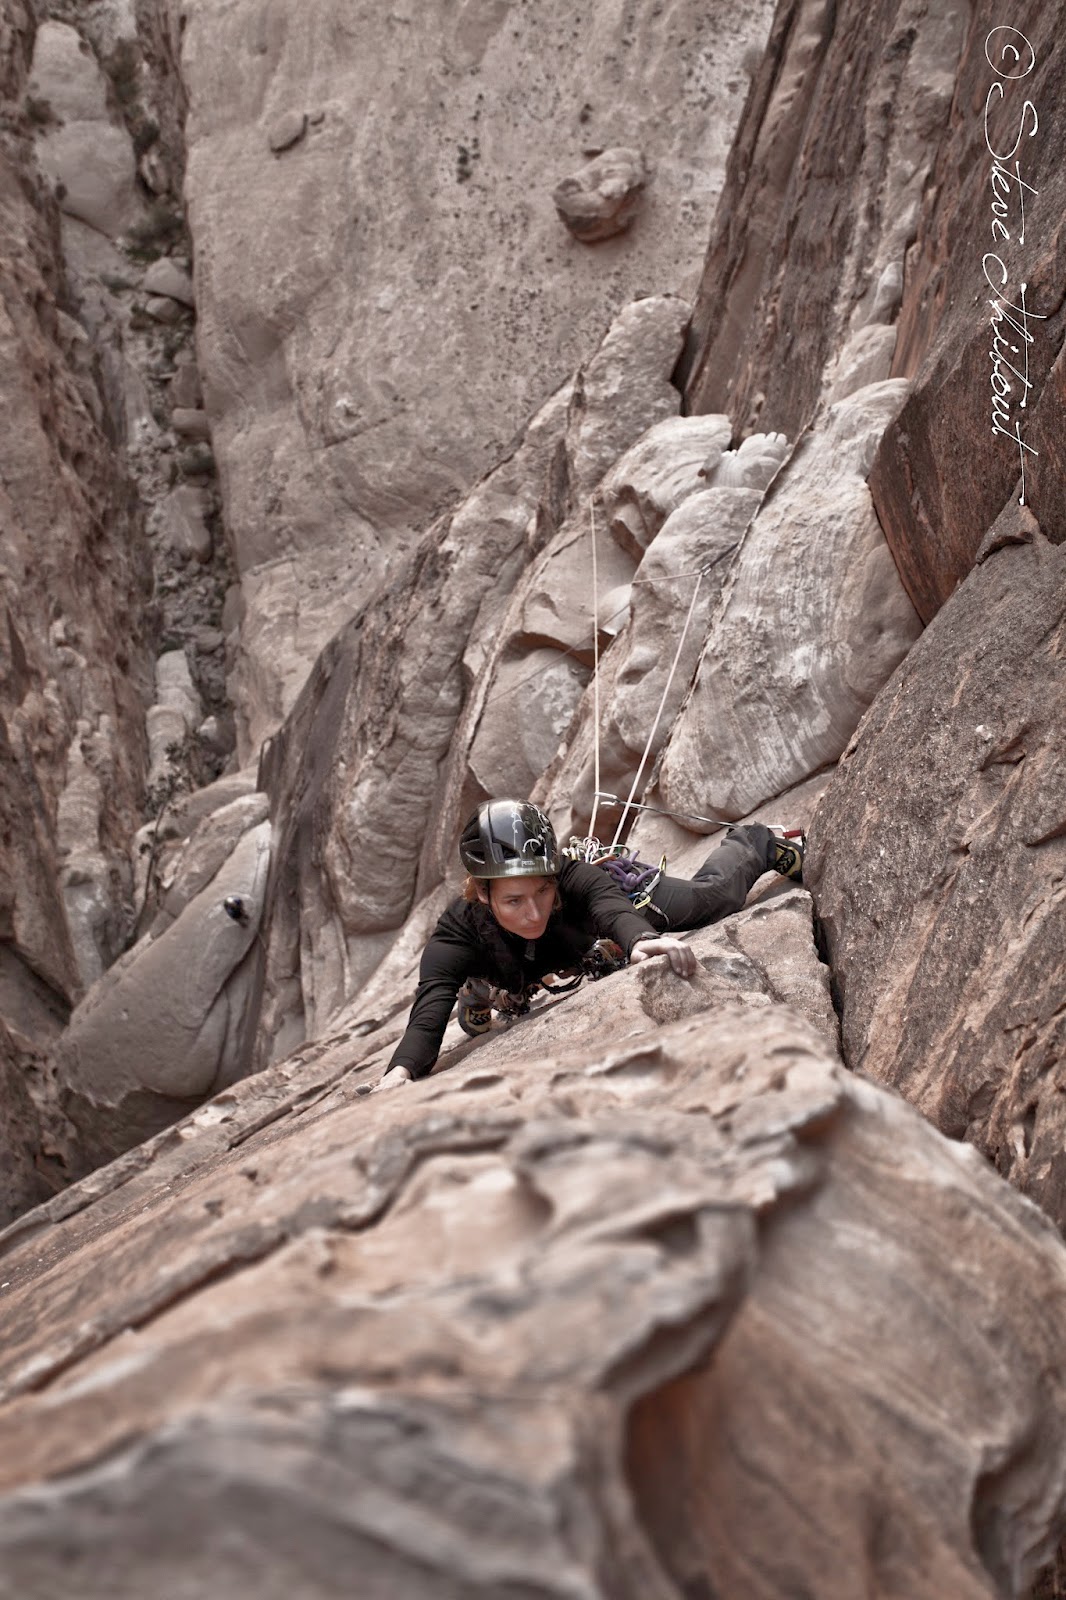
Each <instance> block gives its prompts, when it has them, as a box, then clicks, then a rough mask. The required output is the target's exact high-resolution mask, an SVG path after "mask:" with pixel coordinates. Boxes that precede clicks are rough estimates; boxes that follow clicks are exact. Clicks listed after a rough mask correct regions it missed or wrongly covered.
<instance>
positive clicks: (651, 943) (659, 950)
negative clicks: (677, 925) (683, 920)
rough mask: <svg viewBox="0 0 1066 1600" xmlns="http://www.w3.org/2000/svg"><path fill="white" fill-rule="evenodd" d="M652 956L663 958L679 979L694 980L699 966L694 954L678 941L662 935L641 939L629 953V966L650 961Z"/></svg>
mask: <svg viewBox="0 0 1066 1600" xmlns="http://www.w3.org/2000/svg"><path fill="white" fill-rule="evenodd" d="M652 956H665V957H666V958H667V960H668V961H669V963H670V965H671V967H672V968H673V970H674V971H675V972H676V973H677V975H678V977H680V978H694V977H695V976H696V969H697V967H698V966H699V963H698V961H697V960H696V956H695V952H694V951H692V950H691V949H690V948H689V946H688V945H687V944H682V943H681V940H680V939H671V938H670V936H669V934H663V935H661V936H660V937H658V938H655V939H641V941H640V943H639V944H635V945H634V946H633V948H632V950H631V951H630V952H629V961H630V965H632V964H633V963H634V962H637V961H650V960H651V958H652Z"/></svg>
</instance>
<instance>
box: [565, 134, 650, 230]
mask: <svg viewBox="0 0 1066 1600" xmlns="http://www.w3.org/2000/svg"><path fill="white" fill-rule="evenodd" d="M649 177H650V173H649V172H648V168H647V165H646V163H645V160H644V157H643V155H642V154H641V153H640V151H639V150H630V149H628V148H627V147H626V146H625V145H618V146H615V147H614V148H612V149H610V150H602V151H601V152H600V154H599V155H598V156H595V157H594V158H593V159H592V160H591V161H586V162H585V164H584V166H582V167H579V168H578V170H577V171H576V172H575V173H573V174H572V176H570V177H568V178H563V180H562V181H561V182H560V183H557V184H556V186H555V188H554V189H553V190H552V200H553V201H554V202H555V209H556V211H557V212H558V213H559V216H560V217H561V218H562V220H563V222H564V223H565V224H566V226H567V228H568V229H569V230H570V232H571V233H572V234H573V236H574V238H575V239H578V240H580V241H581V243H582V244H595V243H596V242H597V241H598V240H600V239H613V238H614V237H615V235H616V234H619V233H625V232H626V231H627V230H628V229H629V228H630V227H632V225H633V222H634V221H635V220H636V217H637V213H638V212H639V210H640V205H641V201H642V199H643V197H644V187H645V185H646V184H647V182H648V178H649Z"/></svg>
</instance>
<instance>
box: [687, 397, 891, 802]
mask: <svg viewBox="0 0 1066 1600" xmlns="http://www.w3.org/2000/svg"><path fill="white" fill-rule="evenodd" d="M904 394H905V386H904V385H903V384H900V383H897V382H884V383H879V384H872V385H869V386H868V387H866V388H864V389H860V390H858V391H857V392H856V393H855V394H853V395H851V396H849V398H848V399H846V400H841V401H838V402H837V404H836V405H835V406H833V407H832V408H831V409H830V411H829V412H828V413H827V415H826V417H825V420H824V422H823V424H822V425H821V426H820V427H818V428H817V429H813V430H812V431H811V432H810V433H808V434H807V435H806V437H805V438H804V439H803V441H802V442H801V444H800V445H799V447H798V448H797V450H796V452H795V453H794V455H793V456H792V459H791V460H790V462H789V463H788V465H787V466H786V467H785V469H784V470H783V472H782V473H781V475H780V476H779V477H778V479H777V480H776V483H775V486H774V491H773V493H772V494H771V496H770V498H769V500H768V501H767V503H766V505H765V506H764V507H763V508H762V509H761V510H760V511H759V513H758V515H757V516H756V517H755V520H754V522H753V523H752V526H751V529H750V532H748V534H747V537H746V538H745V539H744V541H743V544H742V545H741V548H740V549H739V552H738V554H737V555H736V557H735V558H734V561H733V565H732V569H731V571H730V574H729V576H728V578H727V579H726V586H725V590H724V592H723V595H722V603H721V606H720V608H719V610H718V613H717V615H716V616H715V617H714V618H713V621H712V622H711V625H710V629H709V632H708V634H707V641H706V644H705V646H704V649H703V654H702V656H701V658H700V663H699V668H698V672H697V675H696V679H695V683H694V685H693V688H692V693H691V696H690V698H689V700H688V702H687V704H686V705H685V706H684V707H683V709H682V710H681V712H680V715H678V716H677V717H676V720H675V721H674V723H673V729H672V733H671V736H670V741H669V744H668V746H667V749H666V752H665V755H664V759H663V765H662V774H661V779H660V784H661V789H662V793H663V795H664V797H665V800H666V804H667V805H668V806H671V807H675V808H678V809H680V810H682V811H691V812H697V813H698V812H701V811H705V810H706V809H707V808H708V807H709V808H710V810H711V812H712V814H713V815H715V816H724V817H730V818H739V817H742V816H746V815H747V814H748V813H749V812H750V811H752V810H754V808H755V807H756V806H757V805H760V804H761V803H762V802H763V801H765V800H768V799H770V798H771V797H772V796H773V795H775V794H780V793H781V792H782V790H784V789H787V788H790V787H792V785H793V784H796V783H799V782H801V781H802V779H804V778H807V777H809V776H810V775H811V774H812V773H814V772H817V771H818V770H819V768H821V767H825V766H828V765H829V764H830V763H832V762H833V761H835V760H836V759H837V757H838V756H839V755H840V753H841V751H842V750H843V748H844V746H845V745H846V744H847V741H848V739H849V738H850V736H851V734H852V732H853V731H854V729H855V726H856V724H857V723H858V721H859V718H860V717H861V715H862V713H863V712H864V711H865V709H866V707H867V706H868V705H869V704H870V702H871V701H872V700H873V698H874V696H875V695H876V693H877V692H878V690H879V689H880V688H881V686H882V684H883V683H884V682H885V681H886V679H887V678H888V677H889V676H890V675H891V673H892V671H893V669H894V668H895V667H896V665H897V664H898V663H899V661H900V660H901V659H902V657H903V656H904V655H905V654H906V652H907V650H908V648H909V647H910V645H911V643H912V642H913V640H914V639H915V637H916V636H917V634H918V632H919V628H920V625H919V623H918V619H917V617H916V616H915V613H914V608H913V607H912V605H911V603H910V601H909V600H908V599H907V596H906V594H905V592H904V590H903V586H902V584H901V583H900V580H899V576H898V574H897V572H896V570H895V567H894V566H893V563H892V558H891V556H890V554H889V552H888V548H887V546H886V544H885V540H884V535H883V534H882V532H881V529H880V527H879V526H878V522H877V518H876V516H875V514H874V510H873V506H872V503H871V500H870V492H869V490H868V488H867V487H866V482H865V479H866V476H867V473H868V472H869V468H870V462H871V460H872V458H873V454H874V451H875V450H876V448H877V445H878V443H879V441H880V439H881V436H882V434H883V432H884V429H885V426H886V424H887V422H888V421H889V420H890V419H891V418H892V417H893V416H894V415H895V413H896V411H897V410H898V408H899V406H900V404H901V402H902V400H903V397H904ZM720 492H722V493H725V492H726V491H720ZM738 533H739V530H738Z"/></svg>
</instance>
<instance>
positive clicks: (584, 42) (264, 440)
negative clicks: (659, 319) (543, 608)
mask: <svg viewBox="0 0 1066 1600" xmlns="http://www.w3.org/2000/svg"><path fill="white" fill-rule="evenodd" d="M769 16H770V7H769V5H768V3H766V0H760V3H759V4H756V5H754V6H750V7H746V8H745V9H744V12H743V15H741V14H740V13H738V12H737V11H736V9H735V8H734V7H732V6H729V5H725V4H715V5H713V6H707V5H705V4H696V3H694V0H667V3H665V4H663V5H661V6H659V7H658V8H652V9H648V8H643V7H635V6H626V7H623V8H621V9H615V10H605V9H604V7H603V6H601V5H599V4H596V3H592V0H579V3H577V4H574V3H573V0H567V3H566V4H559V3H554V0H553V3H551V4H547V3H545V4H539V5H537V6H527V5H518V4H514V3H512V0H491V3H488V4H477V5H471V4H464V5H462V6H460V7H458V8H457V7H456V6H455V5H453V4H451V3H450V0H449V3H447V4H444V3H438V0H431V3H423V0H419V3H418V4H414V3H412V0H403V3H401V4H399V5H394V6H392V7H391V8H389V9H386V10H382V9H381V8H380V7H379V6H376V5H372V4H365V3H364V4H360V5H358V6H355V7H354V8H353V7H352V6H351V5H349V4H343V5H339V4H337V3H336V0H313V3H309V4H307V5H304V6H302V7H301V9H300V11H299V14H298V15H297V13H295V12H292V13H290V12H287V11H285V9H284V8H273V9H268V10H266V11H264V10H263V8H262V6H261V5H259V3H258V0H248V3H245V0H240V3H237V4H234V3H233V0H209V3H207V4H203V5H198V6H196V7H195V8H193V9H192V10H191V11H190V12H189V13H188V16H187V19H186V27H185V31H184V38H183V49H182V75H183V78H184V82H185V85H186V88H187V91H188V95H189V106H190V114H189V121H188V125H187V130H186V132H187V143H188V174H187V184H186V194H187V198H188V205H189V217H190V222H191V227H192V231H193V234H194V236H195V239H196V273H195V282H196V298H197V307H198V314H199V325H198V341H199V351H200V359H201V365H202V368H203V373H204V379H205V399H206V407H207V411H208V414H209V416H210V419H211V424H212V438H213V445H214V450H215V453H216V456H217V459H218V464H219V471H220V473H221V478H222V484H223V489H224V494H225V500H226V507H227V521H228V526H229V530H230V534H231V537H232V539H233V541H234V546H235V551H236V556H237V562H238V566H239V569H240V571H241V574H242V576H243V578H244V590H245V594H244V598H245V614H244V617H245V620H244V625H243V629H242V636H241V652H242V653H241V657H240V661H239V664H238V671H237V675H236V677H235V680H234V692H235V695H236V697H237V700H238V706H239V711H240V720H241V729H242V746H241V749H242V759H244V758H246V757H247V756H248V755H249V753H250V752H251V751H253V750H254V749H255V748H256V747H257V745H258V743H259V741H260V739H261V738H262V737H263V735H264V734H265V733H267V732H270V731H273V728H274V727H275V726H276V725H277V723H278V722H279V721H280V720H281V718H282V716H283V715H284V713H285V712H286V711H287V710H288V709H289V708H290V707H291V705H292V704H293V701H294V699H295V697H296V694H297V693H298V691H299V688H300V686H301V684H302V682H303V680H304V678H305V677H306V673H307V670H308V668H309V666H310V664H311V662H312V661H313V660H314V657H315V656H316V654H317V652H318V650H319V649H320V648H321V646H322V645H323V644H324V643H325V641H326V639H327V638H328V637H329V636H330V635H331V634H332V633H333V632H334V631H335V630H336V628H337V627H338V626H339V625H340V624H341V623H342V622H343V621H345V620H347V619H348V618H349V617H350V616H351V615H352V614H353V613H354V612H355V611H356V610H357V609H358V608H359V606H360V604H361V603H362V602H363V601H364V600H365V599H366V598H367V597H368V595H369V594H370V592H372V590H373V589H374V588H375V587H376V586H377V584H378V583H379V581H380V580H381V578H382V576H383V574H384V572H385V570H386V568H387V566H388V563H389V561H390V559H391V557H392V555H393V553H394V552H395V550H396V548H397V544H398V543H403V542H405V541H406V540H407V539H408V538H409V534H410V530H411V529H412V528H413V527H424V526H426V525H427V523H429V522H430V521H431V519H432V518H433V516H434V515H435V514H437V513H438V512H439V511H440V510H441V509H442V507H443V506H444V505H446V504H447V503H448V502H449V501H451V500H454V499H455V497H456V496H458V495H459V494H462V493H466V492H467V491H468V490H469V488H470V487H471V485H472V484H473V483H474V482H476V481H477V480H478V478H479V477H481V476H482V475H483V474H484V472H485V471H486V470H487V469H488V468H490V467H491V466H493V465H494V464H495V463H497V462H498V461H499V460H500V459H501V458H502V457H503V455H504V454H505V453H506V452H507V450H508V446H509V441H510V439H511V437H512V436H513V434H514V433H515V431H516V430H517V429H519V428H520V427H521V426H522V425H523V424H524V422H525V420H526V418H527V417H528V416H529V415H530V414H531V412H532V411H533V410H535V409H536V407H537V406H539V405H540V404H542V403H543V402H544V401H545V400H546V398H547V396H548V395H549V394H551V393H552V392H553V391H554V390H555V389H557V388H558V386H559V385H560V384H561V383H562V382H563V381H564V380H565V379H566V378H567V376H568V374H569V373H570V372H571V371H572V370H573V369H574V367H575V366H576V365H577V364H578V363H579V362H580V361H581V360H582V359H583V358H584V357H585V356H587V354H588V353H589V352H590V350H591V349H592V347H593V346H594V344H595V342H596V340H597V339H598V338H599V336H600V333H601V330H602V328H603V325H604V323H605V321H606V320H607V319H608V318H610V317H611V316H612V315H613V314H614V313H615V312H616V311H617V310H618V309H619V308H620V307H621V306H622V305H624V304H625V303H627V302H628V301H629V300H631V299H632V298H633V297H634V296H635V295H637V294H639V293H655V294H658V293H663V292H670V291H679V290H681V291H684V292H686V293H688V292H689V291H690V289H691V287H692V283H693V281H694V279H695V276H696V274H697V273H698V270H699V262H700V259H701V257H702V252H703V248H704V242H705V238H706V227H707V219H708V216H709V214H710V209H711V207H712V206H713V203H714V200H715V198H716V196H717V192H718V187H719V184H720V179H721V173H722V170H723V164H724V157H725V154H726V151H727V149H728V144H729V140H730V138H731V136H732V131H733V127H734V125H735V122H736V119H737V117H738V115H739V112H740V109H741V105H742V102H743V96H744V94H745V92H746V89H747V85H748V73H747V71H746V70H745V69H744V66H743V64H742V63H743V62H744V60H745V59H747V57H746V52H748V51H750V50H751V49H752V47H753V46H754V47H755V48H756V49H758V48H760V47H761V44H762V41H763V39H764V38H765V34H766V31H767V28H768V26H769ZM415 108H417V110H415ZM618 146H623V147H637V148H639V149H640V150H642V151H643V152H644V154H645V156H646V157H647V159H648V161H649V163H650V164H651V165H652V166H653V167H654V169H655V180H654V183H653V184H651V185H650V186H649V187H648V189H647V191H646V195H645V201H644V209H643V212H642V215H641V217H640V220H639V221H638V222H637V223H635V224H634V225H633V227H632V228H631V229H629V230H628V231H627V232H626V233H625V234H624V235H622V236H621V237H619V238H618V239H615V240H607V241H605V242H603V243H601V244H599V245H598V246H597V247H596V249H595V250H592V251H590V250H588V249H587V248H586V247H585V246H584V245H581V244H579V243H577V242H576V241H575V240H573V239H572V238H571V237H570V236H569V235H568V234H567V233H566V231H565V230H564V229H563V227H562V225H561V224H560V222H559V219H558V217H557V216H556V213H555V208H554V206H553V204H552V198H551V192H552V187H553V185H554V184H555V183H556V182H557V181H558V179H559V177H560V175H562V174H564V173H566V172H567V171H568V170H570V169H571V168H572V167H573V166H574V164H575V162H580V160H581V157H582V155H583V153H584V152H586V151H592V150H593V149H596V150H603V149H605V148H607V147H618Z"/></svg>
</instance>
